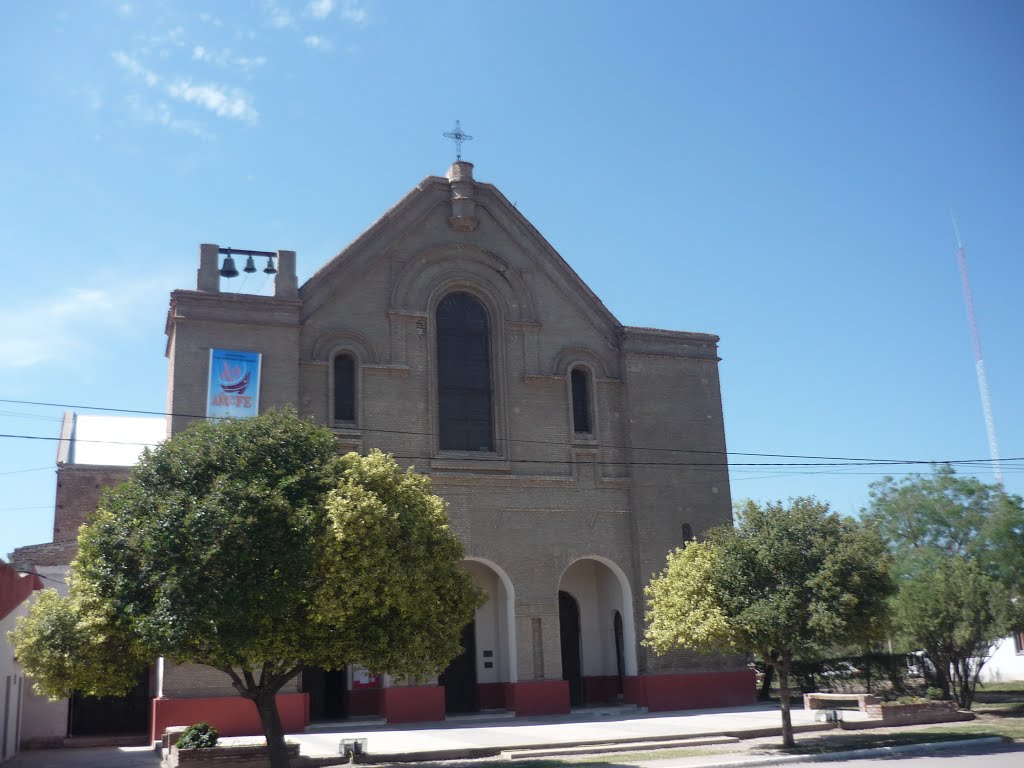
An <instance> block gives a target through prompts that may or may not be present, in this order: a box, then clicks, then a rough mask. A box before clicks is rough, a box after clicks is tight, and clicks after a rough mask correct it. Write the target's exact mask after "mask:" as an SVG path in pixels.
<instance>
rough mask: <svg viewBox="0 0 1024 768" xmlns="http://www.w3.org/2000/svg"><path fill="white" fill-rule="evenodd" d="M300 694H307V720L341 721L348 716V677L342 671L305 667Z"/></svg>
mask: <svg viewBox="0 0 1024 768" xmlns="http://www.w3.org/2000/svg"><path fill="white" fill-rule="evenodd" d="M302 692H303V693H308V694H309V719H310V720H311V721H316V720H341V719H342V718H344V717H347V716H348V675H347V674H346V671H345V670H344V669H323V668H322V667H306V668H305V669H303V670H302Z"/></svg>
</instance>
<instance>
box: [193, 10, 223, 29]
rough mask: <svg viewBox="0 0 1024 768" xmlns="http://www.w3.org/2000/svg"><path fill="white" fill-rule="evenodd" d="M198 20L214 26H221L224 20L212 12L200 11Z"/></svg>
mask: <svg viewBox="0 0 1024 768" xmlns="http://www.w3.org/2000/svg"><path fill="white" fill-rule="evenodd" d="M199 20H200V21H201V22H203V23H204V24H210V25H211V26H214V27H223V26H224V22H223V21H221V20H220V19H219V18H217V17H216V16H214V15H213V14H212V13H200V14H199Z"/></svg>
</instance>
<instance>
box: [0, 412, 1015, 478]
mask: <svg viewBox="0 0 1024 768" xmlns="http://www.w3.org/2000/svg"><path fill="white" fill-rule="evenodd" d="M0 403H9V404H15V405H31V406H42V407H50V408H65V409H71V410H91V411H106V412H110V413H127V414H140V415H146V416H177V417H182V418H190V419H202V420H206V419H207V418H208V417H207V416H205V415H199V414H191V413H173V412H167V411H148V410H142V409H132V408H113V407H106V406H97V405H81V404H72V403H50V402H38V401H31V400H11V399H4V398H0ZM358 431H359V432H361V433H375V434H389V435H404V436H414V437H433V436H434V435H435V433H434V432H422V431H415V430H389V429H375V428H368V427H360V428H359V429H358ZM0 438H13V439H26V440H50V441H55V440H60V439H62V438H60V437H49V436H41V435H18V434H0ZM78 442H90V443H101V444H108V445H137V446H145V445H149V443H139V442H126V441H117V440H79V441H78ZM506 442H509V443H523V444H533V445H547V446H554V447H572V446H575V445H577V444H576V443H572V442H569V441H553V440H531V439H527V438H508V439H506ZM596 447H599V448H602V449H606V450H631V451H641V452H643V451H652V452H665V453H676V454H679V453H693V454H701V455H710V456H746V457H754V458H774V459H802V460H805V461H813V462H827V463H820V464H819V463H798V462H728V464H726V463H725V462H713V463H706V464H700V463H698V462H692V461H686V462H678V461H674V462H652V461H628V462H627V461H619V462H616V461H611V462H609V461H603V462H602V463H603V464H620V465H626V464H628V465H633V466H691V467H721V466H727V465H728V466H733V467H745V466H750V467H762V466H763V467H805V466H806V467H842V466H851V467H859V466H885V465H892V466H894V467H895V466H905V465H921V466H925V465H933V464H954V465H964V466H969V465H976V466H982V467H983V466H985V465H987V464H990V463H991V461H992V460H991V459H887V458H877V457H864V456H822V455H813V454H787V453H767V452H748V451H719V450H711V449H701V448H666V447H662V446H637V445H632V446H629V445H613V444H607V443H602V444H600V445H598V446H596ZM395 458H402V459H409V460H424V459H430V458H432V457H430V456H397V455H396V456H395ZM467 460H471V461H491V462H499V463H504V462H506V461H508V460H507V459H502V458H493V459H492V458H489V457H467ZM1022 460H1024V458H1009V459H1003V460H1002V461H1007V462H1012V461H1022ZM513 461H515V462H516V463H538V464H557V463H564V462H560V460H558V459H552V460H544V459H516V460H513ZM570 463H571V462H570Z"/></svg>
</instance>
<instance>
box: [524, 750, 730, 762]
mask: <svg viewBox="0 0 1024 768" xmlns="http://www.w3.org/2000/svg"><path fill="white" fill-rule="evenodd" d="M742 751H743V750H741V749H737V748H735V747H733V748H731V749H730V748H728V747H726V748H725V749H716V748H714V747H679V748H677V749H652V750H648V751H646V752H614V753H612V752H609V753H607V754H608V756H607V757H606V758H601V759H600V760H598V759H596V758H594V757H566V758H564V760H565V762H567V763H573V764H574V765H607V764H609V763H621V762H627V763H640V762H647V761H648V760H671V759H673V758H677V757H706V756H707V755H724V754H728V753H732V752H742ZM520 762H522V761H520V760H516V761H515V765H516V766H518V765H519V763H520Z"/></svg>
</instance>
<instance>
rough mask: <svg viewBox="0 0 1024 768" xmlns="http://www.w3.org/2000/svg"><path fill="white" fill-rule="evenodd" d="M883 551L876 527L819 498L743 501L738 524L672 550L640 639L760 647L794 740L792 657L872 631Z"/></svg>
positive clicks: (884, 578) (883, 578)
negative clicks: (776, 675)
mask: <svg viewBox="0 0 1024 768" xmlns="http://www.w3.org/2000/svg"><path fill="white" fill-rule="evenodd" d="M889 560H890V558H889V556H888V554H887V553H886V551H885V547H884V544H883V542H882V540H881V538H880V537H879V536H878V534H877V532H876V531H875V530H874V529H873V528H871V527H867V526H862V525H861V524H859V523H857V522H856V521H853V520H847V519H843V518H840V517H839V516H838V515H836V514H834V513H832V512H831V511H830V510H829V508H828V505H827V504H824V503H822V502H819V501H816V500H815V499H810V498H798V499H793V500H792V501H791V502H790V503H789V504H788V505H784V504H782V503H781V502H775V503H770V504H766V505H764V506H759V505H758V504H755V503H754V502H747V504H746V505H745V506H743V507H742V508H741V509H740V510H739V515H738V520H737V525H736V527H735V528H733V527H729V526H723V527H720V528H716V529H714V530H712V531H710V532H709V533H708V536H707V539H706V540H705V541H704V542H696V541H694V542H691V543H689V544H687V545H686V546H685V547H683V548H681V549H677V550H675V551H674V552H672V553H670V554H669V556H668V564H667V566H666V568H665V570H664V571H663V572H662V573H661V574H660V575H658V576H656V577H655V578H654V579H653V580H652V581H651V583H650V585H649V586H648V587H647V590H646V594H647V598H648V613H647V618H648V628H647V632H646V636H645V643H646V644H647V645H649V646H650V647H652V648H654V650H655V651H656V652H658V653H665V652H667V651H668V650H670V649H671V648H675V647H684V648H695V649H698V650H704V651H712V650H720V649H722V648H723V647H725V648H732V649H734V650H738V651H757V652H758V653H760V654H761V655H762V656H763V657H764V658H765V659H766V660H768V661H769V662H770V663H772V664H773V665H774V666H775V667H776V669H777V670H778V672H779V681H780V687H781V689H782V717H783V740H784V742H785V743H786V744H787V745H791V744H792V743H793V734H792V725H791V722H790V718H789V698H788V689H789V682H788V681H789V671H790V665H791V663H792V662H793V660H794V659H801V658H808V657H811V656H814V655H815V654H817V653H818V652H819V651H820V650H821V649H824V648H827V647H829V646H832V645H838V644H843V643H850V642H857V641H863V640H866V639H868V638H871V637H873V636H876V635H878V633H879V632H880V631H881V628H882V627H883V626H884V621H883V620H884V616H885V612H886V600H887V598H888V597H889V595H890V594H891V592H892V582H891V579H890V577H889V571H888V569H889Z"/></svg>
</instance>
